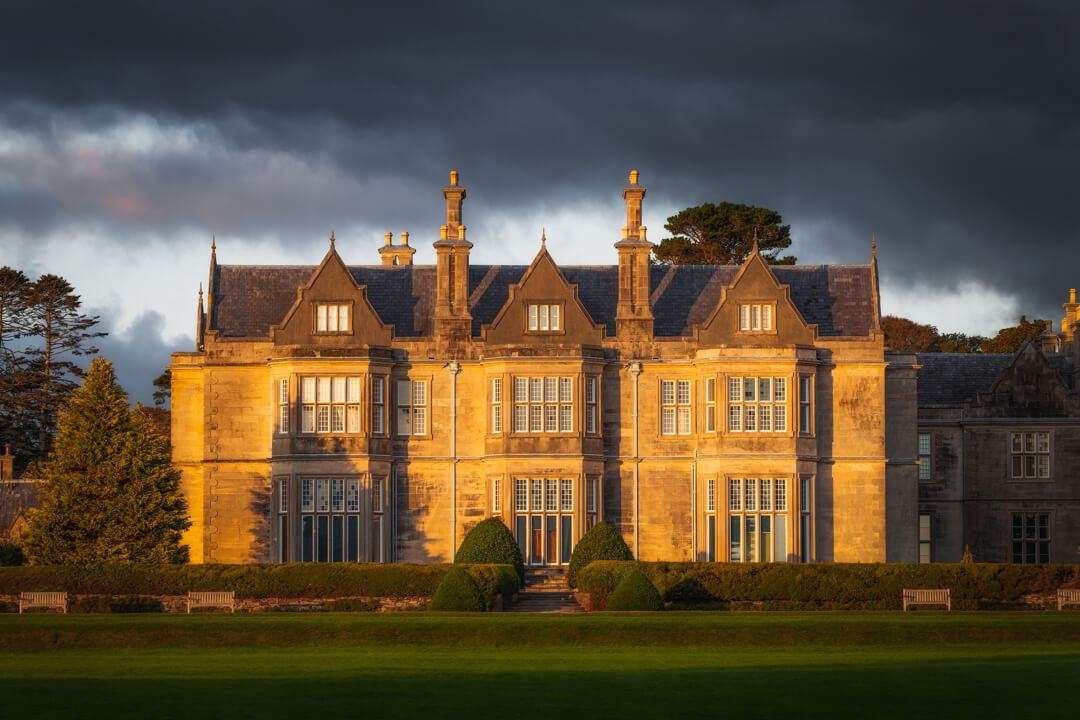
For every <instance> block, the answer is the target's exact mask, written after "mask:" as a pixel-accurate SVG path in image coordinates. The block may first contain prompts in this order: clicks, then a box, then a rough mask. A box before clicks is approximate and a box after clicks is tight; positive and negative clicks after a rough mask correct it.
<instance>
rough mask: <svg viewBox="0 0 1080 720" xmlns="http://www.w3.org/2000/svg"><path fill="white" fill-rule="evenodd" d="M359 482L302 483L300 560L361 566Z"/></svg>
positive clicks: (307, 480)
mask: <svg viewBox="0 0 1080 720" xmlns="http://www.w3.org/2000/svg"><path fill="white" fill-rule="evenodd" d="M361 525H362V523H361V522H360V478H301V479H300V558H299V559H300V560H301V561H302V562H358V561H359V560H360V553H361V546H362V543H361V539H362V538H361Z"/></svg>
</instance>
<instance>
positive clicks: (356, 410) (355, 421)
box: [345, 405, 360, 433]
mask: <svg viewBox="0 0 1080 720" xmlns="http://www.w3.org/2000/svg"><path fill="white" fill-rule="evenodd" d="M345 420H346V424H347V426H346V430H347V431H348V432H351V433H357V432H360V406H359V405H349V406H348V408H347V409H346V412H345Z"/></svg>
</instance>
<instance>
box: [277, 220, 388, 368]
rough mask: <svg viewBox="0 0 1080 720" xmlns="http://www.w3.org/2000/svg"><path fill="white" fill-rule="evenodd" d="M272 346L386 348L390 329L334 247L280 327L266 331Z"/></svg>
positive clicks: (297, 293) (302, 290)
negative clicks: (374, 346)
mask: <svg viewBox="0 0 1080 720" xmlns="http://www.w3.org/2000/svg"><path fill="white" fill-rule="evenodd" d="M270 337H271V339H272V340H273V342H274V344H275V345H314V346H322V347H353V346H358V345H382V346H387V345H390V342H391V340H392V339H393V329H392V328H391V327H390V326H388V325H385V324H383V322H382V320H380V319H379V316H378V314H377V313H376V312H375V309H374V308H372V307H371V303H370V302H368V298H367V288H366V287H365V286H363V285H359V284H357V282H356V279H355V278H353V276H352V273H350V272H349V268H348V267H346V266H345V263H344V262H343V261H342V259H341V256H339V255H338V253H337V250H336V248H335V247H334V236H333V234H331V235H330V250H329V251H328V252H327V253H326V256H325V257H324V258H323V260H322V262H321V263H320V264H319V267H318V268H316V270H315V272H314V273H312V275H311V279H310V280H308V282H307V284H306V285H303V286H301V287H300V288H298V289H297V292H296V302H294V303H293V305H292V307H291V308H289V312H288V313H287V314H286V315H285V319H284V320H282V321H281V324H280V325H276V326H274V327H272V328H270Z"/></svg>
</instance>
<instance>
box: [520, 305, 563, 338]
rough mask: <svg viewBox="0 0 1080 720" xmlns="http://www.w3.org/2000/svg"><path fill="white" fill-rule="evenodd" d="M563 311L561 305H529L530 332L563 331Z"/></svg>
mask: <svg viewBox="0 0 1080 720" xmlns="http://www.w3.org/2000/svg"><path fill="white" fill-rule="evenodd" d="M561 310H562V307H561V306H560V305H529V320H528V329H529V332H556V331H559V330H562V317H561V316H562V312H561Z"/></svg>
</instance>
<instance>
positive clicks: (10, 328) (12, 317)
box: [0, 266, 39, 462]
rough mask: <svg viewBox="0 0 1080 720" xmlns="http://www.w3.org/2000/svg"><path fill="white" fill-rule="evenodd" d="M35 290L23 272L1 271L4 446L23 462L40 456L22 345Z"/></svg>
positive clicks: (0, 430) (0, 438)
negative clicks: (36, 455) (34, 456)
mask: <svg viewBox="0 0 1080 720" xmlns="http://www.w3.org/2000/svg"><path fill="white" fill-rule="evenodd" d="M32 289H33V283H31V282H30V281H29V280H28V279H27V277H26V275H24V274H23V273H22V271H20V270H16V269H14V268H10V267H6V266H5V267H2V268H0V446H2V445H5V444H8V445H11V447H12V448H13V449H14V451H15V455H16V457H18V458H19V460H20V462H21V461H23V460H25V459H29V458H30V457H32V456H33V455H35V454H36V449H37V447H36V446H37V439H38V437H39V433H38V429H37V423H36V416H35V414H34V413H33V412H32V411H30V408H29V406H28V403H27V400H28V397H27V394H28V390H29V389H30V387H31V383H30V375H29V372H28V370H27V364H26V356H25V349H26V348H25V347H24V343H21V342H19V341H20V340H21V339H22V338H23V337H24V336H25V335H26V334H27V332H28V330H29V324H30V318H29V315H30V313H29V295H30V291H31V290H32Z"/></svg>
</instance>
